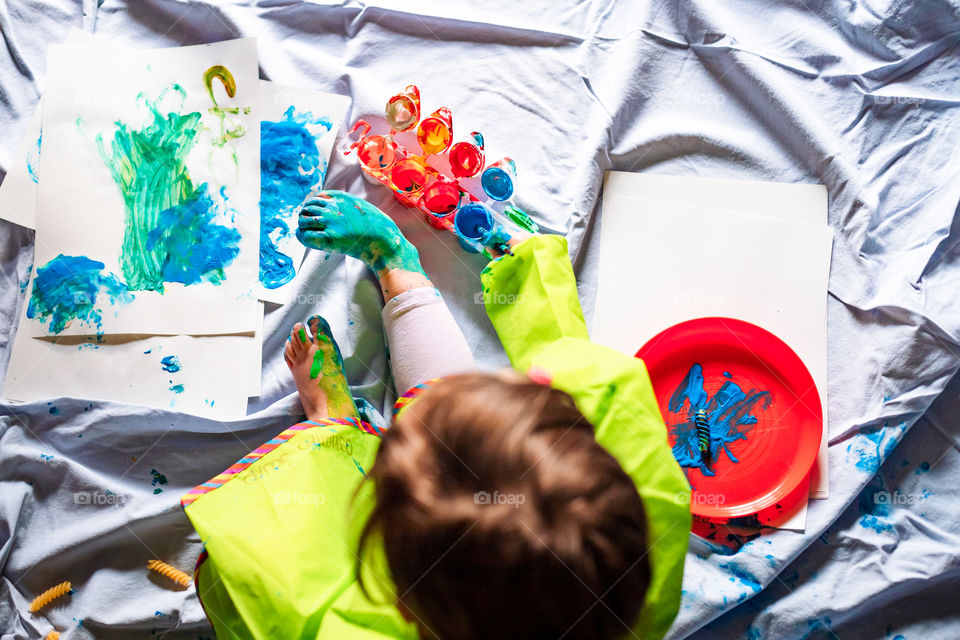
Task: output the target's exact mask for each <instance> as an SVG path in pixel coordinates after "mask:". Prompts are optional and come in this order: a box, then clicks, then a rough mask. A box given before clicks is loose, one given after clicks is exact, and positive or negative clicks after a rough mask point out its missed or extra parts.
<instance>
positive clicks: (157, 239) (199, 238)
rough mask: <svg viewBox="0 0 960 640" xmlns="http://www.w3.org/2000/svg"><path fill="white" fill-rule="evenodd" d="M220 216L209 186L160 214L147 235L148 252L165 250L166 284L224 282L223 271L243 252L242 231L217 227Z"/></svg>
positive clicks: (196, 191)
mask: <svg viewBox="0 0 960 640" xmlns="http://www.w3.org/2000/svg"><path fill="white" fill-rule="evenodd" d="M217 213H218V212H217V206H216V205H215V204H214V203H213V200H211V198H210V193H209V189H208V187H207V184H206V183H203V184H201V185H200V186H199V187H197V188H196V189H194V191H193V193H191V194H190V196H189V197H188V198H187V199H186V200H184V201H183V202H181V203H180V204H176V205H174V206H172V207H170V208H169V209H165V210H164V211H161V212H160V215H159V216H158V218H157V226H156V227H155V228H154V229H152V230H151V231H150V232H149V233H148V234H147V247H146V249H147V251H154V249H155V248H156V247H157V245H160V247H162V249H163V251H162V252H161V253H162V254H164V255H165V256H166V257H165V258H164V260H163V266H162V268H161V275H162V277H163V280H164V282H179V283H182V284H185V285H191V284H198V283H200V282H203V281H207V282H210V283H212V284H220V283H221V282H223V279H224V271H223V270H224V269H225V268H226V267H227V266H228V265H230V263H232V262H233V260H234V258H236V257H237V254H239V253H240V247H239V244H240V232H239V231H237V230H236V229H233V228H231V227H226V226H224V225H221V224H217V223H216V222H215V221H214V219H215V218H216V217H217Z"/></svg>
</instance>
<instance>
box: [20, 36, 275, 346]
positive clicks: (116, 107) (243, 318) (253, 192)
mask: <svg viewBox="0 0 960 640" xmlns="http://www.w3.org/2000/svg"><path fill="white" fill-rule="evenodd" d="M49 76H50V80H49V83H50V87H51V90H50V91H48V95H47V96H45V108H44V112H43V120H42V144H43V155H42V156H41V164H42V167H43V174H44V179H43V180H41V181H40V182H39V189H38V198H37V215H36V222H37V231H38V235H42V236H43V237H44V239H45V242H44V243H43V246H42V247H41V246H40V245H39V244H38V253H37V264H38V270H37V272H38V274H39V273H62V271H63V269H62V268H61V267H63V262H62V260H61V261H60V262H55V261H57V260H59V259H60V257H62V256H70V257H73V258H75V259H83V260H86V261H89V262H92V263H97V264H101V265H102V267H101V271H102V272H103V273H106V274H110V277H111V278H114V279H116V280H117V282H118V283H119V285H120V286H122V287H123V290H124V291H125V292H126V295H125V296H118V295H109V296H94V297H93V299H92V300H91V301H90V304H91V305H92V306H91V308H90V310H85V309H84V308H80V309H77V308H75V307H76V305H75V304H74V303H73V301H72V300H69V299H66V298H65V299H62V300H55V299H52V298H51V297H50V296H51V295H53V293H52V292H53V291H54V289H50V290H49V291H47V292H43V291H40V290H39V289H38V288H37V287H34V289H33V290H32V292H31V296H46V297H44V298H43V299H41V298H40V297H38V298H37V302H36V304H35V305H34V307H35V308H36V313H35V314H34V316H31V317H35V318H37V319H46V320H47V321H45V322H42V323H34V324H33V326H32V332H33V335H35V336H42V335H56V334H60V333H65V334H68V335H69V334H76V335H92V334H97V335H102V334H121V333H123V334H194V335H204V334H228V333H252V332H253V331H254V330H255V328H256V323H257V319H256V309H257V300H256V287H257V273H258V263H259V260H258V258H259V250H258V244H259V229H258V227H259V212H258V211H257V210H256V209H257V201H258V199H259V198H258V196H259V193H258V189H257V184H258V181H257V172H258V170H259V167H258V165H259V144H260V140H259V117H258V114H257V113H256V110H255V107H256V106H257V105H258V104H259V101H260V95H259V89H260V81H259V79H258V78H257V60H256V45H255V43H254V42H253V41H251V40H235V41H228V42H222V43H216V44H213V45H203V46H198V47H181V48H177V49H159V50H150V51H136V50H124V55H122V56H118V55H113V54H112V50H111V48H110V47H90V46H72V45H59V46H53V47H51V50H50V63H49ZM116 78H124V79H125V80H123V81H116V80H115V79H116ZM78 96H79V97H78ZM65 194H69V198H65V197H64V196H65ZM90 273H93V272H92V271H90ZM103 277H106V276H103ZM107 306H109V307H110V311H111V312H109V313H107V312H104V311H105V309H106V307H107ZM75 321H78V322H75Z"/></svg>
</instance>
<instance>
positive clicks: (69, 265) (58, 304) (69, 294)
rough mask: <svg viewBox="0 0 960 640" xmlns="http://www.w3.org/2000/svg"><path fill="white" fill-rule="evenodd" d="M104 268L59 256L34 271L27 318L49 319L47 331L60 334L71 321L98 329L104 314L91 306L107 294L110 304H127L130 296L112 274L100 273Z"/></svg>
mask: <svg viewBox="0 0 960 640" xmlns="http://www.w3.org/2000/svg"><path fill="white" fill-rule="evenodd" d="M103 268H104V264H103V263H102V262H98V261H97V260H91V259H90V258H88V257H86V256H65V255H63V254H62V253H61V254H60V255H58V256H57V257H56V258H54V259H53V260H51V261H50V262H48V263H47V264H46V265H44V266H42V267H40V268H39V269H37V276H36V278H34V280H33V291H32V292H31V294H30V303H29V304H28V306H27V317H28V318H39V319H40V320H43V321H45V320H46V319H47V318H49V319H50V331H51V332H52V333H60V332H61V331H63V330H64V329H65V328H66V327H67V325H68V324H69V323H70V322H72V321H73V320H80V321H82V322H89V323H91V324H94V325H96V326H97V327H98V328H99V327H100V326H101V324H102V321H103V312H102V310H101V309H98V308H97V307H95V306H94V305H95V304H96V302H97V296H99V295H100V294H101V293H106V294H107V295H109V297H110V302H111V304H116V303H119V302H124V303H126V302H130V301H132V300H133V295H132V294H131V293H130V292H129V291H128V290H127V286H126V285H125V284H124V283H123V282H121V281H120V280H119V279H118V278H117V277H116V276H115V275H113V274H112V273H103Z"/></svg>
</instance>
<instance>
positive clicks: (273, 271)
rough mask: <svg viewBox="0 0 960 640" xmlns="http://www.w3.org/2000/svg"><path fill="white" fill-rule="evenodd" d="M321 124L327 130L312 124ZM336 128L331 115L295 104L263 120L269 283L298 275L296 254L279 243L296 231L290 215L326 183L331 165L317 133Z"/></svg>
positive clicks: (264, 279) (264, 254)
mask: <svg viewBox="0 0 960 640" xmlns="http://www.w3.org/2000/svg"><path fill="white" fill-rule="evenodd" d="M316 127H320V128H321V129H322V131H319V132H318V133H316V134H314V133H313V132H312V131H311V128H316ZM332 128H333V124H332V123H331V122H330V120H329V119H327V118H314V117H313V114H311V113H310V112H309V111H308V112H306V113H296V112H295V111H294V108H293V107H292V106H291V107H289V108H288V109H287V110H286V112H285V113H284V114H283V118H281V119H280V121H278V122H271V121H269V120H264V121H263V122H261V123H260V282H261V283H262V284H263V286H264V287H266V288H268V289H276V288H278V287H280V286H282V285H284V284H286V283H287V282H290V281H291V280H293V278H294V276H296V270H295V268H294V265H293V259H292V258H291V257H290V256H288V255H286V254H284V253H282V252H281V251H280V249H279V246H278V243H279V240H280V239H281V238H283V237H286V236H288V235H289V234H290V225H288V224H287V222H286V220H284V218H285V217H287V216H290V215H291V214H293V213H294V212H295V211H296V210H297V209H298V208H299V207H300V205H301V204H303V201H304V200H305V199H306V197H307V196H308V195H309V194H310V191H311V190H312V189H313V188H314V187H316V186H317V185H320V184H322V183H323V178H324V175H325V174H326V171H327V165H326V160H325V159H324V158H321V157H320V150H319V149H318V148H317V139H318V138H319V137H322V136H323V134H325V133H326V132H328V131H330V130H331V129H332Z"/></svg>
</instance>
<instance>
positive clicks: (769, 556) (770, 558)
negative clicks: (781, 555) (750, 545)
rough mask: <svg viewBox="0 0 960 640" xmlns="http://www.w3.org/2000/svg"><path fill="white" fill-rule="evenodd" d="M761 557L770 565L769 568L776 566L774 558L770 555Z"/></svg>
mask: <svg viewBox="0 0 960 640" xmlns="http://www.w3.org/2000/svg"><path fill="white" fill-rule="evenodd" d="M763 557H764V558H766V559H767V562H769V563H770V566H771V567H775V566H777V559H776V558H774V557H773V556H772V555H770V554H769V553H768V554H767V555H765V556H763Z"/></svg>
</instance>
